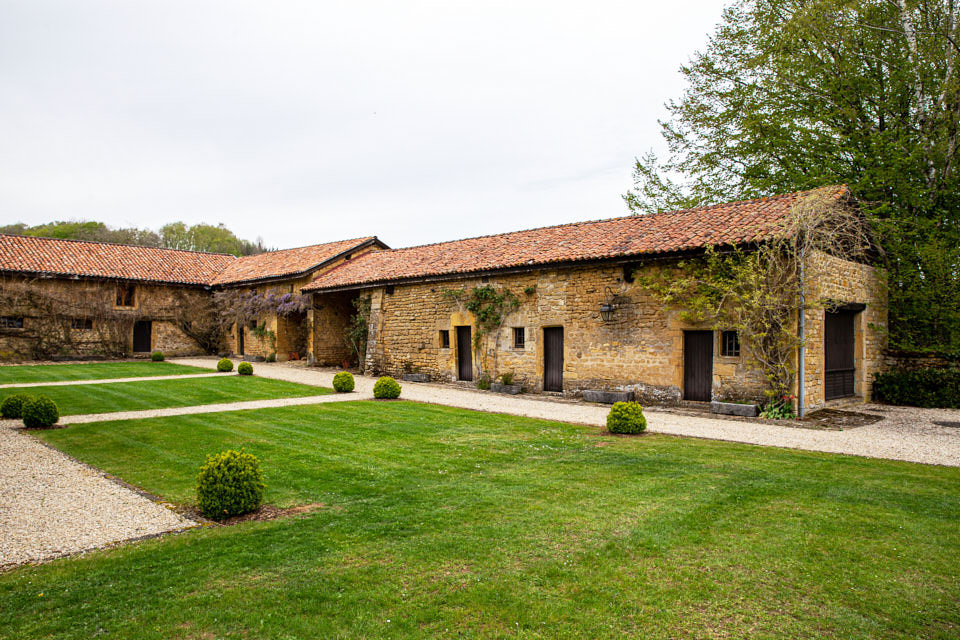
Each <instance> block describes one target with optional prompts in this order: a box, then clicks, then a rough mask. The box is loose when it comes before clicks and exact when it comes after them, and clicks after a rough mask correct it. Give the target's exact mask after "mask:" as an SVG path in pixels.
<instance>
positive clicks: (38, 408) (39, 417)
mask: <svg viewBox="0 0 960 640" xmlns="http://www.w3.org/2000/svg"><path fill="white" fill-rule="evenodd" d="M59 419H60V410H59V409H57V403H56V402H54V401H53V400H51V399H50V398H48V397H47V396H36V397H33V398H30V399H29V400H27V401H26V402H24V403H23V426H25V427H29V428H31V429H38V428H41V427H49V426H51V425H54V424H56V423H57V421H58V420H59Z"/></svg>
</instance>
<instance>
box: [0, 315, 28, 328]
mask: <svg viewBox="0 0 960 640" xmlns="http://www.w3.org/2000/svg"><path fill="white" fill-rule="evenodd" d="M0 328H2V329H23V316H0Z"/></svg>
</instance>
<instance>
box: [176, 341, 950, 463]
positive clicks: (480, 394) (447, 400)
mask: <svg viewBox="0 0 960 640" xmlns="http://www.w3.org/2000/svg"><path fill="white" fill-rule="evenodd" d="M175 362H179V363H182V364H189V365H193V366H197V367H207V368H212V367H215V366H216V359H211V358H189V359H187V358H185V359H177V360H175ZM255 369H256V374H257V375H260V376H263V377H265V378H276V379H279V380H288V381H290V382H301V383H304V384H313V385H321V386H326V387H330V386H332V385H333V375H334V373H336V371H335V370H333V369H320V368H315V367H310V368H307V367H304V366H298V365H292V364H287V363H265V362H261V363H257V364H256V365H255ZM375 381H376V380H375V378H370V377H366V376H356V383H357V386H356V389H355V391H354V393H353V394H350V395H351V396H353V397H355V398H356V399H358V400H359V399H361V398H363V397H372V395H373V383H374V382H375ZM402 384H403V394H402V395H401V397H402V398H406V399H407V400H417V401H420V402H430V403H434V404H442V405H448V406H451V407H461V408H464V409H478V410H481V411H492V412H495V413H509V414H513V415H521V416H529V417H532V418H545V419H548V420H557V421H560V422H575V423H580V424H588V425H594V426H598V427H602V426H604V425H606V419H607V413H608V412H609V407H605V406H598V405H593V404H586V403H582V402H556V401H552V400H549V399H544V398H542V397H538V396H535V395H530V396H508V395H501V394H495V393H491V392H489V391H476V390H470V389H462V388H458V387H454V386H452V385H441V384H429V383H427V384H425V383H413V382H404V383H402ZM860 411H862V412H867V413H876V414H879V415H882V416H883V417H884V419H883V420H881V421H880V422H877V423H875V424H872V425H868V426H863V427H856V428H852V429H846V430H843V431H826V430H817V429H805V428H797V427H786V426H779V425H775V424H767V423H760V422H752V421H747V420H744V421H740V420H727V419H717V418H711V417H706V416H704V417H700V416H688V415H679V414H676V413H670V412H666V411H657V410H656V409H645V410H644V413H645V414H646V416H647V428H648V429H649V430H650V431H651V432H654V433H664V434H669V435H678V436H692V437H697V438H709V439H712V440H728V441H731V442H744V443H748V444H758V445H764V446H773V447H787V448H791V449H806V450H809V451H824V452H828V453H846V454H850V455H856V456H865V457H868V458H888V459H891V460H905V461H907V462H921V463H926V464H940V465H947V466H953V467H960V427H957V426H953V427H951V426H943V425H942V424H937V423H951V422H953V423H958V424H960V410H958V409H918V408H914V407H890V406H886V405H875V404H871V405H865V406H864V407H863V408H862V409H860Z"/></svg>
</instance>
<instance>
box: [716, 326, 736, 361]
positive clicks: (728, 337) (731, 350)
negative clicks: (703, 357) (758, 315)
mask: <svg viewBox="0 0 960 640" xmlns="http://www.w3.org/2000/svg"><path fill="white" fill-rule="evenodd" d="M720 340H721V342H720V354H721V355H723V356H724V357H727V358H730V357H737V356H739V355H740V334H738V333H737V332H736V331H724V332H723V333H722V334H720Z"/></svg>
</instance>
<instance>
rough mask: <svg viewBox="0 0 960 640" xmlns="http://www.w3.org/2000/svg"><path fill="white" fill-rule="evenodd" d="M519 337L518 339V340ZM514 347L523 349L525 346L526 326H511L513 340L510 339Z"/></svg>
mask: <svg viewBox="0 0 960 640" xmlns="http://www.w3.org/2000/svg"><path fill="white" fill-rule="evenodd" d="M518 338H519V340H518ZM511 344H512V345H513V348H514V349H517V350H521V351H522V350H525V349H526V348H527V328H526V327H513V340H512V341H511Z"/></svg>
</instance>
